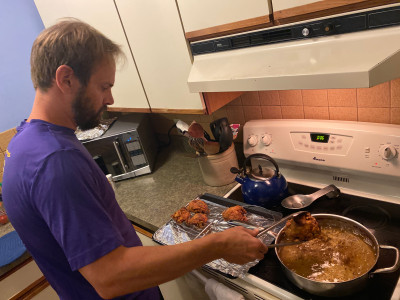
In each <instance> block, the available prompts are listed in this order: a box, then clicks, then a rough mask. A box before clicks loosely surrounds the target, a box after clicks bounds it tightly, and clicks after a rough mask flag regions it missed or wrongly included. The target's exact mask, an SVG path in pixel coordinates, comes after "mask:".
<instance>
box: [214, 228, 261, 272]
mask: <svg viewBox="0 0 400 300" xmlns="http://www.w3.org/2000/svg"><path fill="white" fill-rule="evenodd" d="M258 232H259V230H258V229H254V230H250V229H246V228H244V227H242V226H236V227H233V228H230V229H227V230H225V231H223V232H219V233H216V235H219V238H220V239H222V241H223V242H222V243H221V246H220V249H219V250H220V251H221V257H222V258H223V259H225V260H226V261H228V262H230V263H235V264H241V265H242V264H245V263H248V262H251V261H254V260H256V259H259V260H261V259H263V258H264V254H265V253H267V251H268V248H267V246H266V245H265V244H264V243H263V242H261V241H260V240H259V239H258V238H256V235H257V234H258Z"/></svg>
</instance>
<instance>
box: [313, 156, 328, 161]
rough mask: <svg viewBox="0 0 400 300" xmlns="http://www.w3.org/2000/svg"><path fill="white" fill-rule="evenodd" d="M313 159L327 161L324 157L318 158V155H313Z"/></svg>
mask: <svg viewBox="0 0 400 300" xmlns="http://www.w3.org/2000/svg"><path fill="white" fill-rule="evenodd" d="M313 160H318V161H325V159H323V158H317V157H316V156H314V157H313Z"/></svg>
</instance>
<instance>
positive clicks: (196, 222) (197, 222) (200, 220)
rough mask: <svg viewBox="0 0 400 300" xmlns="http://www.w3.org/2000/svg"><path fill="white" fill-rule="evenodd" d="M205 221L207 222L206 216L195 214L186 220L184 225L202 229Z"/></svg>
mask: <svg viewBox="0 0 400 300" xmlns="http://www.w3.org/2000/svg"><path fill="white" fill-rule="evenodd" d="M207 220H208V218H207V215H206V214H202V213H197V214H194V216H193V217H191V218H190V219H189V220H187V221H186V224H187V225H193V226H196V227H198V228H204V226H205V225H206V223H207Z"/></svg>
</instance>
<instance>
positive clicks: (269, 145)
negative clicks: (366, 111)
mask: <svg viewBox="0 0 400 300" xmlns="http://www.w3.org/2000/svg"><path fill="white" fill-rule="evenodd" d="M243 140H244V144H243V147H244V154H245V156H246V157H247V156H249V155H250V154H253V153H264V154H267V155H269V156H271V157H272V158H273V159H274V160H276V161H277V163H278V165H279V167H280V168H281V170H282V174H284V176H285V178H286V179H287V180H288V181H290V182H294V183H299V184H305V185H310V186H314V187H323V186H325V185H326V183H327V182H330V183H333V184H335V185H336V186H338V187H339V188H340V189H341V190H342V192H345V193H350V194H353V195H358V196H363V197H368V198H373V199H378V200H383V201H390V202H394V203H397V204H400V185H399V183H400V159H399V152H400V126H399V125H388V124H376V123H361V122H349V121H323V120H256V121H250V122H247V123H246V124H245V125H244V128H243Z"/></svg>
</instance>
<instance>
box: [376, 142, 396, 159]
mask: <svg viewBox="0 0 400 300" xmlns="http://www.w3.org/2000/svg"><path fill="white" fill-rule="evenodd" d="M379 154H380V155H381V156H382V158H383V159H386V160H390V159H392V158H393V157H395V156H396V154H397V150H396V148H395V147H394V146H393V145H390V144H386V145H382V146H381V147H380V148H379Z"/></svg>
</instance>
